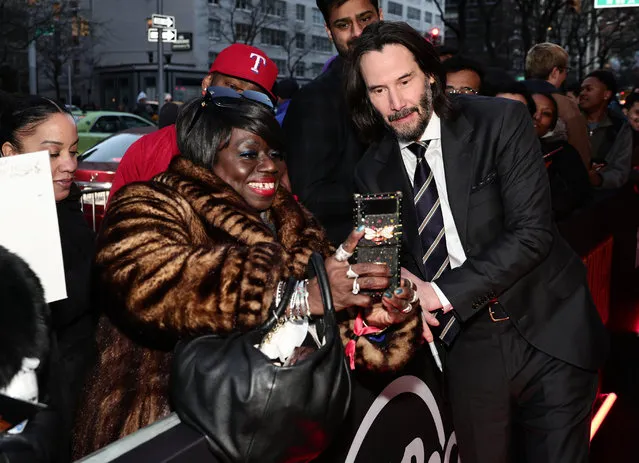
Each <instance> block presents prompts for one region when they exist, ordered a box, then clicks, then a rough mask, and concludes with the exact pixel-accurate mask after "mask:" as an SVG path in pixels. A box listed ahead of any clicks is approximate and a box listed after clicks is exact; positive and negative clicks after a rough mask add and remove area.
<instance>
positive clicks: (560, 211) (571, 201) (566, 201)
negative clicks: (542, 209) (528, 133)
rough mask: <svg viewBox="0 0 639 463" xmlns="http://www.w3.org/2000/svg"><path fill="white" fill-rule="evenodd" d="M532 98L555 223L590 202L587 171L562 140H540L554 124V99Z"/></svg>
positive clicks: (541, 94)
mask: <svg viewBox="0 0 639 463" xmlns="http://www.w3.org/2000/svg"><path fill="white" fill-rule="evenodd" d="M532 98H533V100H534V101H535V106H536V111H535V114H533V123H534V126H535V131H536V132H537V136H538V137H539V141H540V142H541V149H542V153H543V155H544V161H545V163H546V168H547V170H548V179H549V181H550V194H551V198H552V209H553V213H554V215H555V220H561V219H564V218H566V217H567V216H569V215H570V214H571V213H572V212H573V211H574V210H576V209H577V208H579V207H581V206H582V205H584V204H585V203H586V202H587V201H588V199H589V198H590V196H591V188H590V181H589V180H588V171H587V170H586V167H585V166H584V164H583V162H582V161H581V157H580V155H579V152H578V151H577V150H576V149H575V148H574V147H573V146H572V145H571V144H569V143H568V142H567V141H566V140H562V139H549V138H544V137H545V136H546V135H548V134H549V133H550V132H552V131H553V130H554V128H555V126H556V124H557V118H558V111H557V103H556V102H555V99H554V98H553V97H552V96H551V95H550V94H547V93H533V95H532Z"/></svg>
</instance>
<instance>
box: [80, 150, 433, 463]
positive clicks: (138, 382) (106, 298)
mask: <svg viewBox="0 0 639 463" xmlns="http://www.w3.org/2000/svg"><path fill="white" fill-rule="evenodd" d="M271 220H272V222H273V225H274V227H275V230H276V234H275V235H274V234H273V231H271V229H270V228H269V226H268V225H267V224H265V223H264V222H263V221H262V220H261V218H260V215H259V213H258V212H257V211H255V210H254V209H252V208H251V207H250V206H248V204H247V203H246V202H245V201H244V199H242V198H241V197H240V196H239V195H238V194H237V193H236V192H235V191H234V190H233V189H232V188H231V187H230V186H229V185H228V184H226V183H225V182H224V181H223V180H221V179H220V178H219V177H217V176H216V175H214V174H213V173H212V172H211V171H210V170H208V169H205V168H202V167H198V166H196V165H194V164H193V163H191V162H190V161H188V160H186V159H183V158H182V157H178V158H176V159H175V160H173V162H172V163H171V165H170V166H169V169H168V171H167V172H165V173H163V174H160V175H158V176H156V177H155V178H154V179H153V180H152V181H151V182H148V183H134V184H130V185H127V186H126V187H125V188H123V189H122V190H120V191H119V192H118V193H117V194H116V195H115V196H114V197H113V199H112V200H111V204H110V206H109V209H108V212H107V215H106V217H105V219H104V223H103V225H102V229H101V232H100V235H99V237H98V252H97V256H96V267H97V269H96V275H97V277H98V296H99V298H100V300H101V301H102V302H103V303H104V313H105V314H106V316H105V317H103V318H102V319H101V321H100V326H99V329H98V346H99V352H100V360H99V364H98V367H97V369H96V370H95V372H94V374H93V375H92V378H91V380H90V382H89V385H88V387H87V389H86V391H85V401H84V404H83V409H82V412H81V413H80V414H79V417H80V419H79V420H78V421H77V422H76V429H75V436H74V438H75V446H74V453H75V456H76V458H77V457H80V456H83V455H86V454H88V453H90V452H92V451H94V450H97V449H98V448H100V447H103V446H104V445H106V444H109V443H110V442H112V441H114V440H116V439H118V438H120V437H123V436H126V435H127V434H130V433H132V432H134V431H136V430H138V429H139V428H141V427H144V426H146V425H148V424H151V423H153V422H154V421H156V420H157V419H159V418H162V417H164V416H166V415H167V414H168V413H169V412H170V405H169V403H168V376H169V366H170V361H171V352H172V349H173V347H174V346H175V344H176V343H177V341H178V340H180V339H183V338H189V337H193V336H197V335H200V334H206V333H221V334H224V333H231V332H236V331H246V330H249V329H251V328H254V327H256V326H259V325H261V324H262V323H263V322H264V321H265V320H266V319H267V317H268V316H269V313H270V310H271V307H272V304H273V301H274V293H275V289H276V286H277V283H278V282H279V281H281V280H283V279H286V278H288V277H289V276H294V277H296V278H297V279H301V278H304V275H305V272H306V267H307V264H308V259H309V257H310V255H311V253H312V252H313V251H318V252H320V253H322V254H323V255H328V254H329V253H330V252H331V249H330V247H329V244H328V242H327V241H326V237H325V234H324V231H323V229H322V228H321V227H320V226H319V225H318V223H317V221H316V220H315V219H314V218H313V217H312V216H311V215H310V214H309V213H308V211H306V210H305V209H304V208H303V207H301V206H300V205H299V204H298V203H297V202H296V201H295V199H294V198H293V196H292V195H291V194H290V193H289V192H288V191H286V190H285V189H284V188H279V189H278V191H277V194H276V196H275V199H274V201H273V205H272V207H271ZM352 324H353V321H352V320H346V321H343V322H342V323H341V330H342V335H343V341H344V342H347V341H348V339H347V337H346V336H347V334H348V332H349V330H350V329H351V328H352ZM420 329H421V327H420V324H419V320H418V319H417V317H415V318H413V319H410V320H409V321H407V322H406V323H405V324H404V325H401V326H399V327H398V329H397V331H394V332H392V333H389V335H388V336H387V340H386V341H385V343H384V344H381V345H377V344H372V343H370V342H369V341H368V340H367V339H366V338H365V337H361V338H359V340H358V341H357V352H356V364H357V366H358V368H367V369H370V370H375V369H377V370H382V371H388V370H393V369H399V368H401V367H402V366H403V365H404V364H406V363H407V362H408V360H409V359H410V357H411V355H412V353H413V349H414V347H413V346H415V345H416V344H417V342H416V341H417V340H418V339H419V336H420Z"/></svg>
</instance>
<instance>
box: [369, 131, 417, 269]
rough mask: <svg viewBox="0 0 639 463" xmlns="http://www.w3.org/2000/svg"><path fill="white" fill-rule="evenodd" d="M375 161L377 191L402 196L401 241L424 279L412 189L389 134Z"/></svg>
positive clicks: (393, 138) (395, 142) (392, 137)
mask: <svg viewBox="0 0 639 463" xmlns="http://www.w3.org/2000/svg"><path fill="white" fill-rule="evenodd" d="M375 160H376V161H377V162H378V164H377V167H378V171H377V172H376V173H375V176H376V181H377V184H378V186H379V191H380V192H389V191H397V190H398V189H399V190H401V192H402V194H403V205H402V225H403V227H402V240H403V242H404V247H405V249H406V250H408V251H409V253H410V255H411V256H412V257H413V259H414V260H415V263H416V265H417V267H418V268H419V270H420V272H421V273H422V275H420V276H421V278H424V266H423V264H422V258H421V257H422V245H421V242H420V240H419V236H418V234H417V215H416V213H415V208H414V207H413V188H412V186H411V184H410V180H409V179H408V174H407V173H406V169H405V168H404V161H403V160H402V155H401V153H400V151H399V145H398V143H397V140H396V139H395V137H394V136H392V135H391V134H390V133H387V135H386V136H385V137H384V139H383V140H382V142H381V143H380V146H379V149H378V150H377V154H376V156H375Z"/></svg>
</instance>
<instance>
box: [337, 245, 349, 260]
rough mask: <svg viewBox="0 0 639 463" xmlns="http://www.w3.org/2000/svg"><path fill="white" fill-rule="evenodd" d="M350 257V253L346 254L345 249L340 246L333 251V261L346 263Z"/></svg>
mask: <svg viewBox="0 0 639 463" xmlns="http://www.w3.org/2000/svg"><path fill="white" fill-rule="evenodd" d="M352 255H353V253H352V252H348V251H347V250H346V249H344V245H343V244H340V245H339V247H338V248H337V250H336V251H335V260H336V261H337V262H346V261H347V260H348V259H349V258H350V257H351V256H352Z"/></svg>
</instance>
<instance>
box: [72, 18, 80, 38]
mask: <svg viewBox="0 0 639 463" xmlns="http://www.w3.org/2000/svg"><path fill="white" fill-rule="evenodd" d="M71 38H72V39H73V44H74V45H79V44H80V18H78V17H77V16H73V17H72V18H71Z"/></svg>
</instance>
